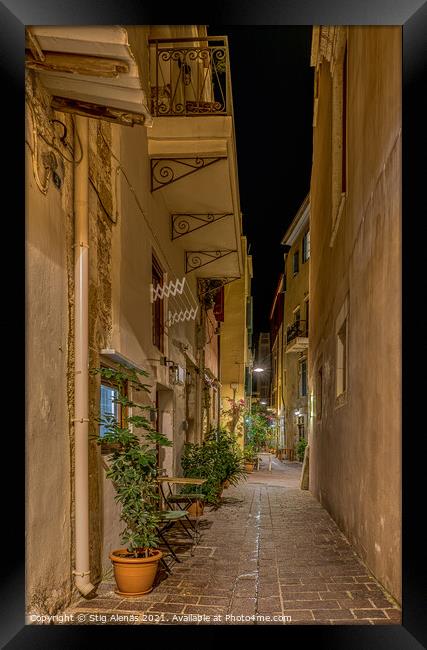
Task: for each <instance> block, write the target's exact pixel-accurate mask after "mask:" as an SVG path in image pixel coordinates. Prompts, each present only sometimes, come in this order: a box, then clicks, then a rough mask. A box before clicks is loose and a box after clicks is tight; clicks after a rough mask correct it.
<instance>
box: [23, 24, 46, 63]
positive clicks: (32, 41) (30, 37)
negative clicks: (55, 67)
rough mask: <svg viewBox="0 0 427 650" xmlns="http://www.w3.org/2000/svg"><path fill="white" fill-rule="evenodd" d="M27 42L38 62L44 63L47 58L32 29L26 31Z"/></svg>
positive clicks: (26, 44)
mask: <svg viewBox="0 0 427 650" xmlns="http://www.w3.org/2000/svg"><path fill="white" fill-rule="evenodd" d="M25 36H26V42H25V46H26V47H27V48H29V49H30V50H31V53H32V55H33V57H34V59H35V60H36V61H44V59H45V56H44V54H43V50H42V48H41V47H40V44H39V42H38V40H37V38H36V37H35V36H34V34H33V33H32V31H31V29H30V28H29V27H27V29H26V30H25Z"/></svg>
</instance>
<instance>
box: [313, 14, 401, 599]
mask: <svg viewBox="0 0 427 650" xmlns="http://www.w3.org/2000/svg"><path fill="white" fill-rule="evenodd" d="M400 98H401V29H400V28H398V27H362V28H358V27H351V28H349V30H348V113H347V115H348V134H347V151H348V154H347V161H348V181H347V197H346V204H345V208H344V212H343V215H342V217H341V222H340V224H339V227H338V230H337V234H336V239H335V241H334V242H333V246H331V245H330V244H331V229H332V214H331V207H332V206H331V145H330V142H331V129H330V124H331V75H330V70H329V64H328V63H325V62H323V63H322V64H321V66H320V79H319V107H318V117H317V126H316V127H315V129H314V158H313V173H312V183H311V222H310V224H311V225H310V230H311V259H310V298H311V301H310V355H309V375H310V390H311V393H312V395H313V397H314V395H315V393H316V379H317V372H318V369H319V367H320V365H322V366H323V400H322V403H323V405H322V416H321V419H319V418H318V417H317V416H316V410H318V405H315V412H314V418H313V422H312V433H311V435H310V447H311V449H310V490H311V491H312V492H313V493H314V495H315V496H316V497H317V498H318V499H319V500H320V502H321V503H322V505H324V506H325V507H326V508H327V509H328V510H329V512H330V513H331V515H332V516H333V517H334V519H335V520H336V522H337V523H338V525H339V526H340V527H341V529H342V530H343V532H344V533H345V534H346V535H347V537H348V538H349V539H350V541H351V542H352V543H353V544H354V545H355V547H356V549H357V550H358V552H359V553H360V555H361V557H362V559H363V560H364V561H365V562H366V564H367V565H368V567H369V568H370V570H372V571H373V573H374V575H375V576H376V577H377V579H378V580H379V581H380V582H381V583H382V584H383V585H384V586H385V587H386V589H387V590H388V591H389V592H390V593H391V594H392V595H393V596H394V597H395V598H396V599H397V600H398V601H400V600H401V374H400V363H401V352H400V350H401V325H400V323H401V197H400V180H401V178H400V177H401V139H400V128H401V99H400ZM347 295H348V301H349V317H348V318H349V321H348V387H347V395H346V398H345V400H344V401H337V400H336V384H335V376H336V363H337V362H336V346H337V343H336V333H335V323H336V318H337V316H338V314H339V311H340V309H341V306H342V304H343V302H344V300H345V298H346V296H347Z"/></svg>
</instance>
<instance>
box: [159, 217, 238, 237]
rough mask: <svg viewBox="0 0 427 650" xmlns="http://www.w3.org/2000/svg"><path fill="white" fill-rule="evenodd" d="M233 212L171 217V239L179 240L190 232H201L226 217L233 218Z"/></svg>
mask: <svg viewBox="0 0 427 650" xmlns="http://www.w3.org/2000/svg"><path fill="white" fill-rule="evenodd" d="M232 216H233V213H232V212H221V213H218V212H215V213H212V214H202V213H194V214H188V213H180V214H172V215H171V233H172V234H171V239H172V241H173V240H174V239H179V238H180V237H183V236H184V235H188V233H190V232H194V231H195V230H200V228H204V227H205V226H209V224H211V223H215V222H216V221H219V220H220V219H224V217H232Z"/></svg>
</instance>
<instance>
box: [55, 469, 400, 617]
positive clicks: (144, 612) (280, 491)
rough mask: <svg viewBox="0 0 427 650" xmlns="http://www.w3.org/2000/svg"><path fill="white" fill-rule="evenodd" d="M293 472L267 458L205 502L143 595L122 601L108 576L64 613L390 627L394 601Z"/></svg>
mask: <svg viewBox="0 0 427 650" xmlns="http://www.w3.org/2000/svg"><path fill="white" fill-rule="evenodd" d="M300 470H301V465H300V464H299V463H287V462H285V463H281V462H279V461H277V460H276V459H274V461H273V469H272V472H269V471H268V469H265V466H264V468H263V469H261V470H260V471H258V472H254V473H253V474H251V475H250V476H249V477H248V480H247V481H246V482H242V483H240V485H239V486H238V487H232V488H229V489H228V490H225V491H224V495H223V499H222V505H221V507H220V508H218V509H217V510H211V509H206V508H205V513H204V515H203V517H202V518H201V520H200V529H201V532H202V537H201V540H200V543H199V545H198V546H196V547H195V548H194V549H193V553H191V548H190V547H189V545H188V543H187V542H188V538H187V541H186V540H185V539H183V538H182V537H180V536H179V534H178V531H177V535H176V536H175V537H174V542H173V547H174V549H175V550H176V551H177V553H178V555H179V557H180V558H181V560H182V562H181V563H175V564H174V565H173V567H172V575H171V576H169V577H168V576H167V575H166V574H163V573H162V572H160V573H159V580H158V583H157V585H156V586H155V588H154V589H153V591H152V592H151V593H150V594H147V595H145V596H140V597H135V598H123V597H121V596H118V595H116V594H115V592H114V588H115V585H114V581H113V580H112V579H111V581H110V582H104V583H102V584H101V585H100V586H99V589H98V595H97V597H96V598H94V599H92V600H81V601H80V602H78V603H77V605H76V606H75V607H73V608H70V609H68V610H67V612H66V613H67V614H73V622H76V623H79V624H82V623H83V624H85V623H86V624H105V623H110V624H120V623H124V624H132V623H136V624H138V623H139V624H154V623H157V624H169V625H170V624H178V625H179V624H181V625H182V624H188V623H190V624H193V625H194V624H222V625H224V624H255V625H266V624H275V625H283V624H286V625H292V624H297V625H301V624H304V625H305V624H307V625H321V624H339V625H347V624H351V625H378V624H394V625H396V624H399V623H400V622H401V611H400V609H399V607H398V605H397V604H396V603H394V601H393V600H392V598H391V597H390V596H389V595H388V594H387V593H386V592H385V591H384V589H383V588H382V587H381V586H380V585H379V584H378V583H377V582H376V580H375V578H374V577H373V576H372V575H371V574H370V573H369V571H368V570H367V568H366V567H365V566H364V564H363V563H362V562H361V560H360V559H359V558H358V556H357V555H356V553H355V552H354V550H353V548H352V547H351V546H350V544H349V543H348V542H347V540H346V539H345V537H344V536H343V535H342V534H341V532H340V531H339V529H338V528H337V526H336V525H335V523H334V522H333V520H332V519H331V517H330V516H329V514H328V513H327V512H326V510H325V509H324V508H322V506H321V505H320V504H319V503H318V502H317V501H316V500H315V499H314V497H313V496H312V495H311V494H310V493H309V492H307V491H302V490H300V489H299V487H298V486H299V474H300ZM77 617H79V619H80V620H77ZM242 617H246V618H242ZM268 617H269V619H270V620H269V619H268ZM274 617H276V618H274ZM278 617H279V618H278ZM280 617H281V618H280ZM284 617H290V620H289V618H288V619H285V618H284Z"/></svg>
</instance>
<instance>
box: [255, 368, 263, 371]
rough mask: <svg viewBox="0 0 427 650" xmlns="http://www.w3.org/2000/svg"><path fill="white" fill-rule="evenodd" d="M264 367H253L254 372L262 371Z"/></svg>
mask: <svg viewBox="0 0 427 650" xmlns="http://www.w3.org/2000/svg"><path fill="white" fill-rule="evenodd" d="M264 370H265V368H254V372H264Z"/></svg>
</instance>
